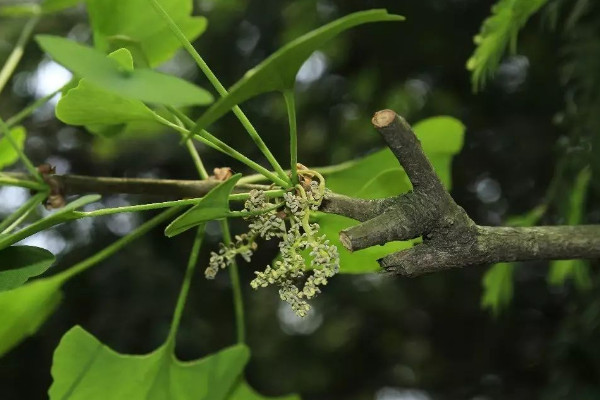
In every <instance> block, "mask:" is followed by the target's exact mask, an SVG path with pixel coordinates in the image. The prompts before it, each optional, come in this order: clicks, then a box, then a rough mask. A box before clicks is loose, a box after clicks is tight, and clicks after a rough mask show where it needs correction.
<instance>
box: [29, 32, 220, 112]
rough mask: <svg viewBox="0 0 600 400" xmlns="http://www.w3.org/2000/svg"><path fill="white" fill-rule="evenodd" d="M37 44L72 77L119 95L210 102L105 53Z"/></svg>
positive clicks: (44, 40) (49, 40)
mask: <svg viewBox="0 0 600 400" xmlns="http://www.w3.org/2000/svg"><path fill="white" fill-rule="evenodd" d="M36 40H37V42H38V43H39V45H40V47H41V48H42V49H43V50H44V51H45V52H46V53H48V54H49V55H50V56H52V58H53V59H54V60H55V61H56V62H58V63H59V64H61V65H63V66H64V67H65V68H67V69H69V70H71V71H72V72H73V73H74V74H75V75H77V76H79V77H81V78H85V79H88V80H89V82H90V83H93V84H95V85H97V86H99V87H101V88H102V89H105V90H107V91H110V92H113V93H116V94H118V95H121V96H124V97H127V98H130V99H136V100H140V101H144V102H148V103H155V104H164V105H173V106H177V105H179V106H183V105H206V104H209V103H211V102H212V95H211V94H210V93H209V92H207V91H206V90H204V89H202V88H200V87H197V86H195V85H193V84H191V83H189V82H187V81H184V80H182V79H179V78H176V77H174V76H170V75H166V74H162V73H160V72H156V71H152V70H150V69H136V70H133V71H131V70H128V69H126V68H123V67H122V66H121V65H120V64H119V63H117V62H116V61H114V60H111V59H108V58H107V57H106V55H105V54H104V53H102V52H100V51H98V50H95V49H92V48H91V47H87V46H83V45H81V44H79V43H77V42H73V41H71V40H68V39H63V38H60V37H56V36H50V35H37V36H36Z"/></svg>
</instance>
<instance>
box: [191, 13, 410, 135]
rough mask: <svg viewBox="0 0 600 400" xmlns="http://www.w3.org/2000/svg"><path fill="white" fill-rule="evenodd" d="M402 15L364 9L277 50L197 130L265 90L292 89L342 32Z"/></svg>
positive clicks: (201, 118)
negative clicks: (301, 72)
mask: <svg viewBox="0 0 600 400" xmlns="http://www.w3.org/2000/svg"><path fill="white" fill-rule="evenodd" d="M402 20H404V17H402V16H400V15H393V14H388V13H387V11H386V10H369V11H360V12H356V13H353V14H350V15H346V16H345V17H343V18H340V19H337V20H335V21H333V22H330V23H329V24H327V25H324V26H322V27H321V28H318V29H316V30H314V31H312V32H309V33H307V34H305V35H303V36H301V37H299V38H298V39H296V40H293V41H292V42H290V43H288V44H287V45H285V46H283V47H282V48H281V49H279V50H277V51H276V52H275V53H274V54H272V55H271V56H270V57H269V58H267V59H266V60H264V61H263V62H261V63H260V64H258V65H257V66H256V67H254V68H252V69H251V70H249V71H248V72H246V74H245V75H244V77H243V78H242V79H240V80H239V81H238V82H237V83H236V84H235V85H233V87H232V88H231V89H230V90H229V94H228V95H227V96H225V97H222V98H220V99H219V100H218V101H217V102H216V103H215V104H214V105H213V106H212V107H211V108H209V109H208V111H206V112H205V113H204V114H203V115H202V116H201V117H200V118H199V119H198V121H197V123H196V126H195V127H194V132H200V130H202V129H204V128H206V127H207V126H208V125H210V124H211V123H212V122H214V121H216V120H217V119H219V118H220V117H222V116H223V115H224V114H225V113H227V112H228V111H229V110H230V109H231V108H233V107H234V106H236V105H238V104H241V103H243V102H244V101H246V100H248V99H250V98H252V97H254V96H257V95H259V94H261V93H267V92H273V91H280V92H284V91H286V90H291V89H293V87H294V82H295V80H296V74H297V73H298V70H299V69H300V67H301V66H302V64H303V63H304V61H305V60H306V59H307V58H308V57H309V56H310V55H311V54H312V53H313V52H314V51H315V50H317V49H318V48H319V47H321V46H323V44H325V43H326V42H327V41H329V40H330V39H332V38H334V37H335V36H337V35H339V34H340V33H342V32H344V31H346V30H348V29H350V28H353V27H355V26H357V25H361V24H366V23H369V22H381V21H402Z"/></svg>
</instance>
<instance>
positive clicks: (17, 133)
mask: <svg viewBox="0 0 600 400" xmlns="http://www.w3.org/2000/svg"><path fill="white" fill-rule="evenodd" d="M9 135H10V137H11V138H12V139H13V141H14V142H15V143H16V144H17V146H18V147H19V148H20V149H21V150H22V149H23V145H24V144H25V136H26V135H25V128H23V127H22V126H18V127H15V128H12V129H11V130H10V133H9ZM18 159H19V153H17V151H16V150H15V148H14V147H13V145H12V143H11V142H10V140H8V138H6V137H2V138H1V139H0V170H2V169H3V168H5V167H8V166H10V165H12V164H14V163H16V162H17V160H18Z"/></svg>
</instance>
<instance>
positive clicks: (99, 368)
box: [49, 326, 249, 400]
mask: <svg viewBox="0 0 600 400" xmlns="http://www.w3.org/2000/svg"><path fill="white" fill-rule="evenodd" d="M248 358H249V351H248V348H247V347H246V346H244V345H237V346H233V347H230V348H227V349H225V350H221V351H220V352H218V353H216V354H214V355H211V356H208V357H205V358H202V359H200V360H196V361H191V362H181V361H179V360H177V359H176V358H175V357H174V356H173V354H172V348H171V347H168V346H166V345H164V346H161V347H159V348H158V349H157V350H155V351H154V352H152V353H150V354H146V355H140V356H138V355H126V354H119V353H117V352H115V351H114V350H112V349H110V348H108V347H107V346H106V345H104V344H102V343H101V342H100V341H99V340H98V339H96V338H95V337H94V336H92V335H91V334H90V333H88V332H86V331H85V330H84V329H83V328H81V327H79V326H75V327H73V328H71V330H69V331H68V332H67V333H66V334H65V335H64V336H63V338H62V339H61V341H60V344H59V345H58V347H57V349H56V351H55V352H54V358H53V363H52V370H51V372H52V377H53V379H54V381H53V383H52V386H51V387H50V390H49V395H50V399H51V400H58V399H61V400H63V399H65V400H66V399H69V400H77V399H81V400H95V399H98V400H105V399H128V400H153V399H155V400H164V399H178V400H186V399H190V400H192V399H193V400H224V399H225V398H226V396H227V394H228V393H229V392H230V391H231V390H232V388H233V386H234V385H235V383H236V381H237V380H238V379H239V377H240V374H241V372H242V369H243V368H244V365H245V364H246V362H247V361H248Z"/></svg>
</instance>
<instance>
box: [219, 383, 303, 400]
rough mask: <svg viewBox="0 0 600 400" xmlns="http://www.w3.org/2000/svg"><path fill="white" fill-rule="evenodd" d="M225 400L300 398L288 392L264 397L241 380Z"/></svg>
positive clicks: (284, 399)
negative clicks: (287, 393)
mask: <svg viewBox="0 0 600 400" xmlns="http://www.w3.org/2000/svg"><path fill="white" fill-rule="evenodd" d="M227 400H300V396H299V395H297V394H290V395H287V396H279V397H265V396H263V395H261V394H260V393H257V392H256V391H255V390H254V389H252V387H251V386H250V385H249V384H248V383H247V382H246V381H245V380H242V381H240V383H239V384H238V385H237V386H236V387H235V389H234V390H233V393H231V394H230V395H229V396H228V397H227Z"/></svg>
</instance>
